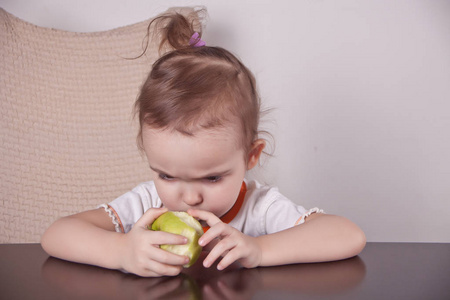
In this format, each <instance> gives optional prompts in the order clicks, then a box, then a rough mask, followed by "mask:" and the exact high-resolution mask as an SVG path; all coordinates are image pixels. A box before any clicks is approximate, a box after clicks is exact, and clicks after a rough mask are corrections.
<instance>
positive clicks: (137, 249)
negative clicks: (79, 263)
mask: <svg viewBox="0 0 450 300" xmlns="http://www.w3.org/2000/svg"><path fill="white" fill-rule="evenodd" d="M166 211H167V209H164V208H160V209H149V210H148V211H147V212H146V213H145V214H144V215H143V216H142V217H141V218H140V219H139V220H138V221H137V222H136V224H135V225H134V226H133V229H131V230H130V232H128V233H126V234H123V235H121V243H120V252H121V253H120V260H121V261H120V265H121V267H122V268H123V269H125V270H126V271H128V272H131V273H134V274H137V275H140V276H145V277H156V276H164V275H169V276H175V275H178V274H179V273H180V272H181V270H182V269H183V267H182V266H183V265H184V264H187V263H188V262H189V257H187V256H180V255H176V254H173V253H170V252H168V251H165V250H163V249H160V248H159V245H162V244H172V245H183V244H186V243H187V239H186V238H185V237H184V236H181V235H176V234H171V233H167V232H163V231H152V230H149V229H147V226H148V225H151V224H152V223H153V221H155V219H157V218H158V217H159V216H160V215H161V214H163V213H165V212H166Z"/></svg>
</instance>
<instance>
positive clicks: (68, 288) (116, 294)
mask: <svg viewBox="0 0 450 300" xmlns="http://www.w3.org/2000/svg"><path fill="white" fill-rule="evenodd" d="M201 259H202V257H201V258H200V260H201ZM0 299H108V300H109V299H279V300H281V299H377V300H381V299H383V300H384V299H408V300H412V299H426V300H428V299H446V300H448V299H450V244H421V243H368V244H367V246H366V248H365V249H364V251H363V252H362V253H361V254H360V255H359V256H358V257H354V258H351V259H347V260H343V261H337V262H330V263H317V264H297V265H288V266H280V267H268V268H256V269H243V268H240V267H239V265H237V264H235V265H233V266H232V267H230V268H228V269H226V270H224V271H222V272H219V271H217V270H215V269H214V268H210V269H204V268H203V267H202V265H201V263H197V264H195V265H194V266H193V267H191V268H190V269H187V270H185V271H184V272H183V273H182V274H181V275H179V276H176V277H163V278H141V277H137V276H135V275H132V274H125V273H122V272H120V271H115V270H107V269H103V268H98V267H93V266H89V265H83V264H76V263H71V262H67V261H63V260H59V259H56V258H53V257H49V256H48V255H47V254H46V253H45V252H44V251H43V250H42V248H41V246H40V245H39V244H9V245H8V244H2V245H0Z"/></svg>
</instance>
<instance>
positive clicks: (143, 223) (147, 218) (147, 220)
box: [134, 208, 167, 228]
mask: <svg viewBox="0 0 450 300" xmlns="http://www.w3.org/2000/svg"><path fill="white" fill-rule="evenodd" d="M165 212H167V208H150V209H149V210H147V211H146V212H145V213H144V215H142V217H141V218H140V219H139V220H138V221H137V222H136V224H135V225H134V226H139V227H143V228H147V226H149V225H151V224H153V222H154V221H155V220H156V219H157V218H158V217H159V216H160V215H162V214H163V213H165Z"/></svg>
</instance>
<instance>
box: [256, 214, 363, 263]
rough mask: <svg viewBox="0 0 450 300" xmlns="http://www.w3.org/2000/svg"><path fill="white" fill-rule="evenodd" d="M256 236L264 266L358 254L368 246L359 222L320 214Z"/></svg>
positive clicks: (340, 257)
mask: <svg viewBox="0 0 450 300" xmlns="http://www.w3.org/2000/svg"><path fill="white" fill-rule="evenodd" d="M256 239H257V243H258V244H259V246H260V247H261V253H262V255H261V263H260V265H261V266H271V265H282V264H289V263H306V262H323V261H333V260H340V259H345V258H349V257H352V256H355V255H358V254H359V253H360V252H361V251H362V250H363V249H364V247H365V245H366V237H365V235H364V232H363V231H362V230H361V229H360V228H359V227H358V226H357V225H356V224H354V223H353V222H351V221H349V220H348V219H346V218H343V217H339V216H334V215H327V214H320V213H316V214H312V215H311V216H309V217H308V218H306V220H305V223H303V224H301V225H298V226H294V227H292V228H289V229H286V230H283V231H280V232H277V233H274V234H269V235H264V236H260V237H258V238H256Z"/></svg>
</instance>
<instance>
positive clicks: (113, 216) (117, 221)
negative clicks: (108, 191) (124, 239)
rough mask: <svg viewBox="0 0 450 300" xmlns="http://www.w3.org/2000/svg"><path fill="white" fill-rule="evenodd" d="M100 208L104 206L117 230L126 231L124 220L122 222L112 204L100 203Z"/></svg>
mask: <svg viewBox="0 0 450 300" xmlns="http://www.w3.org/2000/svg"><path fill="white" fill-rule="evenodd" d="M98 208H103V209H104V210H105V211H106V212H107V213H108V215H109V217H110V218H111V221H112V223H113V224H114V228H115V229H116V232H124V231H123V225H122V222H120V219H119V217H118V216H117V213H116V211H115V210H114V209H113V208H112V207H111V206H109V205H108V204H102V205H99V206H98Z"/></svg>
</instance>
